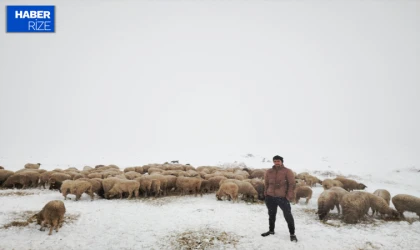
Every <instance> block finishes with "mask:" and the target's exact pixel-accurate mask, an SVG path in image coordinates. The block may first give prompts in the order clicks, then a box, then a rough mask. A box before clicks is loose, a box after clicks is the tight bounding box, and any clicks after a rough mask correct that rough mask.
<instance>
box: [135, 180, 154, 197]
mask: <svg viewBox="0 0 420 250" xmlns="http://www.w3.org/2000/svg"><path fill="white" fill-rule="evenodd" d="M135 181H137V182H138V183H139V184H140V188H139V191H140V192H142V193H143V196H144V197H145V198H146V197H147V195H151V192H152V179H150V178H146V177H145V176H142V177H139V178H136V179H135Z"/></svg>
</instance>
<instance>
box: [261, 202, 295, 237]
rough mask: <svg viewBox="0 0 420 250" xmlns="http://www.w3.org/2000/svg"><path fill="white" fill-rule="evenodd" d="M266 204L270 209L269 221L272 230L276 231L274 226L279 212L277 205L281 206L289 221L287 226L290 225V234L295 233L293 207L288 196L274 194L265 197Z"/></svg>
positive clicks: (285, 217)
mask: <svg viewBox="0 0 420 250" xmlns="http://www.w3.org/2000/svg"><path fill="white" fill-rule="evenodd" d="M265 205H266V206H267V209H268V216H269V219H268V222H269V225H270V231H272V232H274V227H275V223H276V214H277V206H279V207H280V208H281V210H282V211H283V215H284V219H285V220H286V222H287V226H288V227H289V233H290V235H294V234H295V221H294V220H293V215H292V208H291V207H290V202H289V201H288V200H287V199H286V198H282V197H273V196H268V195H267V196H266V197H265Z"/></svg>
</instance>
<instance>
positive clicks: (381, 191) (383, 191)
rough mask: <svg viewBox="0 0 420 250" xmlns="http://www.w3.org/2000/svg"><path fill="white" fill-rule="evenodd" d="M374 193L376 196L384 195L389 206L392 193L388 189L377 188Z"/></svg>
mask: <svg viewBox="0 0 420 250" xmlns="http://www.w3.org/2000/svg"><path fill="white" fill-rule="evenodd" d="M373 194H374V195H376V196H379V197H382V198H383V199H384V200H385V201H386V204H388V206H389V202H390V201H391V194H390V193H389V191H388V190H386V189H377V190H375V192H373ZM372 215H373V214H372Z"/></svg>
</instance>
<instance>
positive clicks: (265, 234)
mask: <svg viewBox="0 0 420 250" xmlns="http://www.w3.org/2000/svg"><path fill="white" fill-rule="evenodd" d="M270 234H274V231H268V232H265V233H262V234H261V236H262V237H266V236H269V235H270Z"/></svg>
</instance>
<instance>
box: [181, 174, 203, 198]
mask: <svg viewBox="0 0 420 250" xmlns="http://www.w3.org/2000/svg"><path fill="white" fill-rule="evenodd" d="M176 188H177V190H179V191H180V195H185V193H189V192H190V191H192V192H193V193H194V196H197V193H200V196H203V193H201V179H199V178H194V177H178V179H177V180H176Z"/></svg>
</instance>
